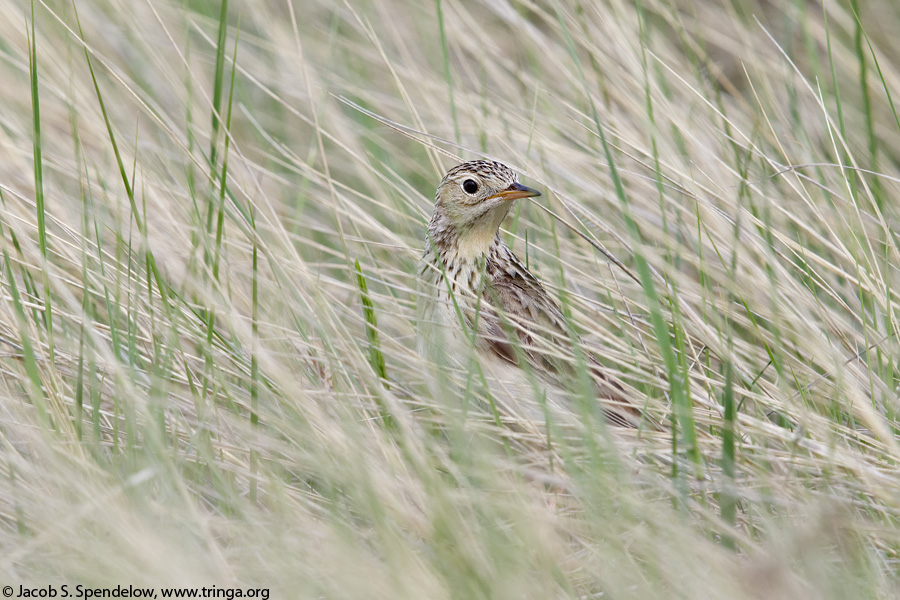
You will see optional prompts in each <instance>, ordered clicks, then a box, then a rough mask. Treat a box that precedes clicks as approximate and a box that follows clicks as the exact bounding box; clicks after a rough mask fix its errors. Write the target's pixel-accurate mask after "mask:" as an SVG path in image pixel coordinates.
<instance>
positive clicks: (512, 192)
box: [488, 183, 541, 200]
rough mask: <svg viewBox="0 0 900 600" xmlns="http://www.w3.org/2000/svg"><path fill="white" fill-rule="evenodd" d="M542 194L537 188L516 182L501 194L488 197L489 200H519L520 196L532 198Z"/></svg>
mask: <svg viewBox="0 0 900 600" xmlns="http://www.w3.org/2000/svg"><path fill="white" fill-rule="evenodd" d="M540 195H541V193H540V192H539V191H537V190H535V189H532V188H530V187H525V186H524V185H522V184H521V183H514V184H512V185H511V186H509V187H508V188H506V189H505V190H503V191H502V192H500V193H499V194H494V195H493V196H490V197H488V200H492V199H494V198H500V199H502V200H518V199H519V198H531V197H533V196H540Z"/></svg>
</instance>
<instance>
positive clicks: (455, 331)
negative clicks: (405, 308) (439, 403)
mask: <svg viewBox="0 0 900 600" xmlns="http://www.w3.org/2000/svg"><path fill="white" fill-rule="evenodd" d="M540 195H541V193H540V192H539V191H538V190H535V189H532V188H530V187H526V186H524V185H522V184H521V183H519V182H518V178H517V176H516V173H515V171H513V170H512V169H511V168H510V167H508V166H506V165H504V164H502V163H500V162H496V161H492V160H474V161H469V162H464V163H462V164H459V165H457V166H455V167H453V168H452V169H450V170H449V171H448V172H447V174H446V175H444V177H443V179H442V180H441V182H440V184H439V185H438V187H437V192H436V194H435V202H434V211H433V213H432V216H431V220H430V222H429V223H428V229H427V234H426V238H425V249H424V251H423V253H422V255H421V259H420V260H419V265H418V270H417V286H416V289H417V296H418V298H417V309H416V315H417V317H416V318H417V328H418V331H417V334H418V336H417V337H418V347H417V350H418V352H419V354H420V356H424V357H428V358H430V359H431V361H432V363H433V364H437V365H439V367H440V366H447V365H450V364H454V365H455V366H465V357H467V356H472V353H473V352H474V359H475V360H477V361H478V364H479V366H480V367H481V369H482V372H483V373H484V376H485V378H486V379H487V380H489V381H488V383H489V389H490V391H491V394H492V396H493V397H494V398H495V399H499V400H500V403H501V404H502V406H503V407H504V408H505V409H506V410H508V411H509V412H511V413H513V414H520V415H521V414H525V415H526V416H528V417H530V418H539V417H540V416H541V415H545V414H546V413H544V412H543V410H542V409H541V401H540V400H541V399H540V398H539V397H538V396H539V395H541V394H543V400H544V401H545V402H546V404H552V405H553V407H555V408H557V409H558V408H562V409H563V411H562V412H566V414H568V415H572V414H575V413H574V411H572V410H571V408H572V406H571V400H570V398H571V394H569V393H567V392H566V390H567V389H569V388H571V387H572V382H578V381H579V371H578V367H577V366H576V365H577V364H578V363H577V361H576V359H575V357H576V356H577V355H576V351H575V350H574V347H575V346H574V345H575V344H580V340H579V339H578V338H577V335H576V334H575V333H574V330H573V329H572V328H571V326H570V325H569V323H568V321H567V319H566V317H565V315H563V313H562V311H561V310H560V308H559V306H558V305H557V303H556V302H555V301H554V300H553V298H552V297H551V296H550V294H548V293H547V290H546V289H545V288H544V286H543V285H542V284H541V282H540V281H539V280H538V279H537V278H536V277H535V276H534V275H533V274H532V273H531V272H530V271H529V270H528V268H527V267H526V266H525V265H523V264H522V262H521V261H520V260H519V259H518V257H516V255H515V254H514V253H513V251H512V250H511V249H510V248H509V246H507V244H506V243H504V241H503V240H502V239H501V237H500V225H501V223H502V222H503V220H504V218H505V217H506V216H507V214H508V213H509V211H510V209H511V208H512V207H513V205H514V204H515V203H516V201H517V200H519V199H524V198H533V197H536V196H540ZM583 356H584V361H585V363H586V364H587V371H588V373H589V378H590V380H591V382H590V385H592V386H593V390H594V391H595V393H596V394H595V395H596V398H597V400H598V401H599V403H600V407H601V409H602V412H603V414H604V415H605V417H606V419H607V421H608V422H609V423H611V424H613V425H616V426H620V427H636V426H637V425H639V424H640V421H641V411H640V410H639V409H638V408H637V407H636V406H635V405H634V403H633V402H632V401H631V400H629V398H628V396H627V394H626V392H625V390H624V388H623V387H622V386H621V385H620V384H619V383H618V382H616V381H614V380H613V379H612V378H611V377H610V376H609V375H608V374H607V373H606V372H605V371H604V369H603V368H602V367H601V366H600V364H599V362H597V360H596V359H595V358H594V357H593V356H592V355H590V354H589V353H585V354H584V355H583ZM444 370H445V371H446V370H447V369H444ZM531 373H533V374H534V375H535V376H531V375H530V374H531ZM492 383H493V385H491V384H492ZM433 389H434V388H433ZM497 391H499V393H497ZM529 397H530V398H529ZM523 404H527V405H528V408H526V409H524V410H522V406H521V405H523ZM567 404H568V407H567ZM566 408H568V409H569V410H568V411H566V410H565V409H566ZM556 412H557V414H558V413H559V412H560V411H559V410H557V411H556Z"/></svg>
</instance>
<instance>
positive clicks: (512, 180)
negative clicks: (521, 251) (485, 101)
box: [434, 160, 541, 257]
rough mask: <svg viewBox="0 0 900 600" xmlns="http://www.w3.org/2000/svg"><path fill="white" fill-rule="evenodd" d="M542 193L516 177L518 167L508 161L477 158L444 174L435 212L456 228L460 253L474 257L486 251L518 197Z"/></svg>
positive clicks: (439, 187)
mask: <svg viewBox="0 0 900 600" xmlns="http://www.w3.org/2000/svg"><path fill="white" fill-rule="evenodd" d="M540 195H541V193H540V192H539V191H537V190H534V189H531V188H529V187H525V186H524V185H522V184H520V183H519V182H518V181H516V173H515V171H513V170H512V169H510V168H509V167H507V166H506V165H504V164H501V163H498V162H494V161H488V160H474V161H470V162H465V163H462V164H460V165H457V166H455V167H453V168H452V169H450V170H449V171H448V172H447V174H446V175H444V178H443V179H442V180H441V183H440V185H439V186H438V189H437V195H436V197H435V204H434V210H435V216H439V215H440V216H442V217H443V218H444V219H445V220H446V221H447V222H448V224H449V226H450V227H452V228H453V230H454V231H453V233H455V234H456V236H457V244H458V249H459V252H460V254H461V255H463V256H464V257H473V256H477V255H479V254H483V253H484V252H486V251H487V249H488V247H489V246H490V244H491V242H492V241H493V239H494V237H495V236H496V235H497V231H498V230H499V229H500V223H501V222H502V221H503V219H504V217H506V214H507V213H508V212H509V209H510V208H511V207H512V205H513V203H514V202H515V201H516V200H518V199H519V198H530V197H532V196H540Z"/></svg>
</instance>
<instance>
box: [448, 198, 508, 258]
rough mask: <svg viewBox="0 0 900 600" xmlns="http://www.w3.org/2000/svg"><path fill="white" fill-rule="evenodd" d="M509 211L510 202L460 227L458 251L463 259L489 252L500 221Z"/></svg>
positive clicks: (477, 256) (478, 256)
mask: <svg viewBox="0 0 900 600" xmlns="http://www.w3.org/2000/svg"><path fill="white" fill-rule="evenodd" d="M508 212H509V204H507V205H506V206H498V207H496V208H494V209H492V210H490V211H488V212H487V213H485V214H483V215H481V216H480V217H479V218H478V219H477V220H475V221H474V222H473V223H470V224H468V225H466V226H463V227H460V228H459V231H458V232H457V233H458V238H457V253H458V256H459V258H460V259H461V260H464V261H474V260H478V259H480V258H482V257H483V256H484V255H485V254H487V252H488V250H489V249H490V247H491V244H492V243H493V242H494V238H496V237H497V232H498V231H499V229H500V223H502V222H503V219H504V218H505V217H506V214H507V213H508Z"/></svg>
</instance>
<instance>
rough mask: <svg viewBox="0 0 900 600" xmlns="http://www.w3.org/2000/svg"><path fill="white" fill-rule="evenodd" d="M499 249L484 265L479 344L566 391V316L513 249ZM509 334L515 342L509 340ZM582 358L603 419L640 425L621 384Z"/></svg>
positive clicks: (569, 365)
mask: <svg viewBox="0 0 900 600" xmlns="http://www.w3.org/2000/svg"><path fill="white" fill-rule="evenodd" d="M503 250H504V251H505V252H504V255H503V256H501V257H500V258H501V260H496V261H489V262H488V264H487V266H486V275H487V285H486V286H485V289H484V300H485V301H486V303H487V305H488V306H487V307H485V308H486V310H483V311H482V315H481V317H480V318H482V319H484V322H483V329H482V331H483V332H484V334H485V335H484V336H483V344H484V345H485V346H486V348H487V349H488V350H489V351H491V352H493V353H495V354H497V355H498V356H500V357H501V358H502V359H504V360H506V361H509V362H511V363H513V364H516V365H519V366H522V365H521V364H520V359H519V357H520V356H523V357H524V358H525V360H526V361H527V363H528V364H529V365H530V367H531V368H532V369H533V370H534V371H535V372H536V373H537V374H538V375H539V376H541V377H542V378H543V379H545V380H548V381H549V382H550V383H553V384H555V385H557V386H560V387H563V388H565V387H567V385H566V381H572V379H573V378H574V377H576V376H577V373H576V370H575V367H574V360H573V359H574V354H573V349H572V342H573V336H574V335H575V334H574V333H570V331H569V325H568V322H567V321H566V318H565V316H564V315H563V314H562V311H560V310H559V307H558V306H557V305H556V302H554V301H553V299H552V298H551V297H550V295H549V294H548V293H547V291H546V290H545V289H544V286H542V285H541V283H540V282H539V281H538V280H537V279H536V278H535V277H534V275H532V274H531V273H530V272H529V271H528V269H526V268H525V265H523V264H522V263H521V262H520V261H519V259H518V258H516V256H515V255H514V254H513V253H512V251H510V250H509V249H508V248H503ZM493 307H497V308H498V309H499V311H498V310H495V309H494V308H493ZM513 335H515V337H516V340H515V341H513V340H512V339H511V336H513ZM576 339H577V338H576ZM517 345H518V349H517V348H516V346H517ZM586 358H587V360H588V368H589V369H590V373H591V376H592V379H593V380H594V381H595V383H596V385H597V390H598V396H599V397H600V398H602V399H603V400H604V411H605V412H606V414H607V418H608V419H609V420H610V421H611V422H613V423H615V424H618V425H623V426H633V425H635V424H636V423H637V422H639V421H640V418H641V413H640V411H639V410H638V409H637V408H636V407H635V406H634V404H633V403H632V402H630V401H629V400H628V398H627V396H626V393H625V390H624V389H623V388H622V386H620V385H619V384H618V383H616V382H615V381H614V380H612V379H611V378H610V377H609V376H607V375H606V374H605V373H604V372H603V368H602V367H601V366H600V364H599V363H598V362H597V360H596V359H595V358H594V357H593V356H591V355H590V354H588V355H587V357H586Z"/></svg>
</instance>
